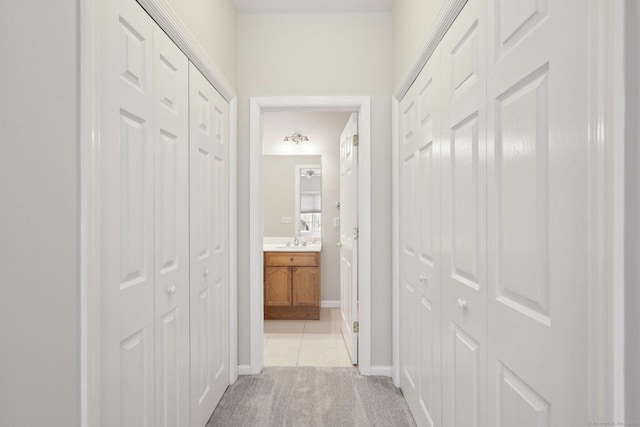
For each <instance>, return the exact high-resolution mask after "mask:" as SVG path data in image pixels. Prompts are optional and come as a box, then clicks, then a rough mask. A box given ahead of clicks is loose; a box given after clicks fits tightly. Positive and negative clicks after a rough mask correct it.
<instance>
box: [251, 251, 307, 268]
mask: <svg viewBox="0 0 640 427" xmlns="http://www.w3.org/2000/svg"><path fill="white" fill-rule="evenodd" d="M319 261H320V253H319V252H265V253H264V265H265V266H297V267H315V266H318V265H320V262H319Z"/></svg>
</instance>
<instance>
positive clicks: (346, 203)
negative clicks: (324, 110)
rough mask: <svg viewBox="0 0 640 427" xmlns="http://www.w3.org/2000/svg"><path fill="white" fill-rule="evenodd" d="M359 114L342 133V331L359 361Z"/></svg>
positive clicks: (353, 117) (340, 244)
mask: <svg viewBox="0 0 640 427" xmlns="http://www.w3.org/2000/svg"><path fill="white" fill-rule="evenodd" d="M357 134H358V115H357V114H356V113H353V114H351V117H349V121H348V122H347V125H346V126H345V128H344V130H343V131H342V134H341V135H340V243H339V246H340V313H341V321H340V330H341V331H342V336H343V337H344V341H345V343H346V346H347V351H348V352H349V355H350V356H351V362H352V363H353V364H354V365H355V364H357V363H358V334H357V333H354V332H353V324H354V322H356V321H357V320H358V240H357V236H354V233H357V227H358V146H357V145H356V144H354V136H355V135H357Z"/></svg>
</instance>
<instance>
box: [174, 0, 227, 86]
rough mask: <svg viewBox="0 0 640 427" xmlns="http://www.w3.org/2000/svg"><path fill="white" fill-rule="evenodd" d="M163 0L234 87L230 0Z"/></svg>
mask: <svg viewBox="0 0 640 427" xmlns="http://www.w3.org/2000/svg"><path fill="white" fill-rule="evenodd" d="M166 1H167V3H168V4H169V5H170V6H171V8H172V9H173V10H174V11H175V12H176V15H178V17H179V18H180V20H181V21H182V22H183V23H184V24H185V25H186V26H187V28H188V29H189V31H190V32H191V34H192V35H193V36H194V37H195V39H196V40H197V41H198V43H199V44H200V45H201V46H202V48H203V49H204V50H205V52H207V54H208V55H209V56H210V57H211V59H212V60H213V62H215V64H216V65H217V66H218V68H220V71H222V74H224V76H225V78H226V79H227V80H228V81H229V83H230V84H231V86H233V87H234V88H235V87H236V65H237V58H236V53H237V33H236V8H235V5H234V4H233V1H232V0H166Z"/></svg>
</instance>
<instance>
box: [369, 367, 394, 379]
mask: <svg viewBox="0 0 640 427" xmlns="http://www.w3.org/2000/svg"><path fill="white" fill-rule="evenodd" d="M392 374H393V367H392V366H388V365H384V366H382V365H380V366H379V365H374V366H372V367H371V375H375V376H378V377H391V376H392Z"/></svg>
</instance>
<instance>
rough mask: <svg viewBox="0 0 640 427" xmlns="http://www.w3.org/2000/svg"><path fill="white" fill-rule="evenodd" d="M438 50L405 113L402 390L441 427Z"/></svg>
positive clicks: (417, 411) (420, 418)
mask: <svg viewBox="0 0 640 427" xmlns="http://www.w3.org/2000/svg"><path fill="white" fill-rule="evenodd" d="M439 67H440V49H436V51H435V52H434V54H433V55H432V56H431V58H430V59H429V61H428V62H427V64H426V65H425V66H424V68H423V69H422V71H421V72H420V75H419V76H418V78H417V79H416V81H415V82H414V84H413V86H412V88H411V90H410V91H409V92H408V93H407V95H406V96H405V97H404V98H403V100H402V102H401V104H400V109H401V132H402V134H401V135H402V136H401V146H400V159H401V162H402V163H401V183H400V188H401V193H400V200H401V212H402V221H401V223H400V225H401V231H400V233H401V237H400V248H401V249H400V260H401V278H400V282H401V284H402V286H401V331H400V345H401V354H402V360H401V368H400V372H401V384H402V390H403V393H404V396H405V398H406V400H407V403H408V404H409V407H410V408H411V411H412V413H413V415H414V418H415V419H416V422H417V423H418V425H425V426H431V427H433V426H440V425H441V421H440V419H441V418H440V405H441V404H440V396H441V393H440V387H441V371H440V369H441V360H440V359H441V344H440V337H441V333H440V328H441V327H440V312H441V302H440V238H439V235H440V167H439V165H440V159H439V157H440V153H439V147H440V142H439V126H440V111H439V101H440V97H439V94H438V92H439V87H440V85H441V83H440V69H439Z"/></svg>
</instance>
